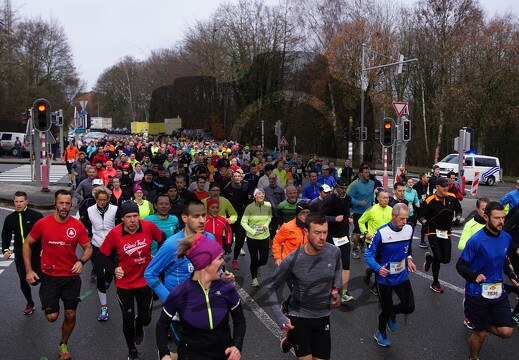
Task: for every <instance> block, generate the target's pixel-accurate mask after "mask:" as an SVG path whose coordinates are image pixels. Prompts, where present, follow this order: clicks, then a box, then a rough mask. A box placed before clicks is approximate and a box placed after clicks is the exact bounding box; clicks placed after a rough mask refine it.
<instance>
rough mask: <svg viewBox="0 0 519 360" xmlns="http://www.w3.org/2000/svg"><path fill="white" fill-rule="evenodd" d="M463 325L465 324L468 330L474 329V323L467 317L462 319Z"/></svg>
mask: <svg viewBox="0 0 519 360" xmlns="http://www.w3.org/2000/svg"><path fill="white" fill-rule="evenodd" d="M463 325H465V326H466V327H467V329H469V330H474V324H473V323H471V322H470V320H469V319H468V318H465V319H463Z"/></svg>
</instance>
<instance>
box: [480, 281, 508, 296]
mask: <svg viewBox="0 0 519 360" xmlns="http://www.w3.org/2000/svg"><path fill="white" fill-rule="evenodd" d="M502 293H503V283H500V282H499V283H483V284H481V295H482V296H483V297H484V298H485V299H498V298H500V297H501V294H502Z"/></svg>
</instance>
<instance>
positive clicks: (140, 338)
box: [135, 324, 144, 345]
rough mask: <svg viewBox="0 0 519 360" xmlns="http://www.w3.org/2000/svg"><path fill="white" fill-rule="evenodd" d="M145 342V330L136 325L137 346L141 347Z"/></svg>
mask: <svg viewBox="0 0 519 360" xmlns="http://www.w3.org/2000/svg"><path fill="white" fill-rule="evenodd" d="M143 340H144V328H143V327H142V326H137V324H135V344H136V345H140V344H141V343H142V341H143Z"/></svg>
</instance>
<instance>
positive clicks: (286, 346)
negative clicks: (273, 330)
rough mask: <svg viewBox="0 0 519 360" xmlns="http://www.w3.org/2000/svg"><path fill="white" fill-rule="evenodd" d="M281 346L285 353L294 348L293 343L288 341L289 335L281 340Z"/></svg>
mask: <svg viewBox="0 0 519 360" xmlns="http://www.w3.org/2000/svg"><path fill="white" fill-rule="evenodd" d="M279 347H280V348H281V351H283V352H284V353H287V352H289V351H290V350H291V349H292V344H291V343H289V342H288V337H287V336H285V337H284V338H283V340H281V343H280V344H279Z"/></svg>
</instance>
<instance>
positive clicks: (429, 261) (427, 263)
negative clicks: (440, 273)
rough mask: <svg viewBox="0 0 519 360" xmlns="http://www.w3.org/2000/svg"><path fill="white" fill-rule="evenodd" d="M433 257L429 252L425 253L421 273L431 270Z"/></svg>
mask: <svg viewBox="0 0 519 360" xmlns="http://www.w3.org/2000/svg"><path fill="white" fill-rule="evenodd" d="M432 262H433V257H432V255H431V253H430V252H426V253H425V262H424V263H423V271H425V272H428V271H429V270H430V269H431V264H432Z"/></svg>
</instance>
